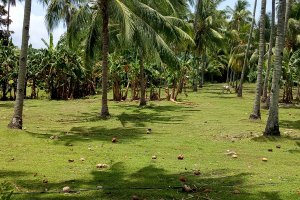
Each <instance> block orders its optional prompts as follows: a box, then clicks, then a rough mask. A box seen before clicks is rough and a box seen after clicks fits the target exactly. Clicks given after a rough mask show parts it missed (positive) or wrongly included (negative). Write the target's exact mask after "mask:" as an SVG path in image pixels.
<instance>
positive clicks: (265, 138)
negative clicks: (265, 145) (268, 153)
mask: <svg viewBox="0 0 300 200" xmlns="http://www.w3.org/2000/svg"><path fill="white" fill-rule="evenodd" d="M251 140H253V141H256V142H280V141H284V140H300V137H297V136H296V137H293V136H263V135H262V136H259V137H254V138H252V139H251ZM296 143H297V142H296Z"/></svg>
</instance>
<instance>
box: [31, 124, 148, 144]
mask: <svg viewBox="0 0 300 200" xmlns="http://www.w3.org/2000/svg"><path fill="white" fill-rule="evenodd" d="M26 133H28V134H30V135H32V136H33V137H38V138H42V139H49V140H51V139H50V137H51V136H53V135H57V136H59V138H58V139H53V140H51V141H53V143H54V144H63V145H65V146H69V145H70V144H73V143H74V142H90V141H106V142H109V143H111V139H112V138H113V137H116V138H118V140H119V141H120V142H121V143H126V142H130V141H132V140H134V139H140V138H142V137H143V136H145V135H146V129H143V128H113V129H107V128H103V127H85V126H78V127H73V128H71V130H70V131H68V132H64V133H62V132H61V131H59V130H49V131H47V134H41V133H35V132H30V131H26Z"/></svg>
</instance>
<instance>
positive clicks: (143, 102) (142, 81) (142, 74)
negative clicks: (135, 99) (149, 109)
mask: <svg viewBox="0 0 300 200" xmlns="http://www.w3.org/2000/svg"><path fill="white" fill-rule="evenodd" d="M139 54H140V85H141V98H140V106H145V105H147V102H146V98H145V94H146V90H145V69H144V55H143V50H142V49H140V51H139Z"/></svg>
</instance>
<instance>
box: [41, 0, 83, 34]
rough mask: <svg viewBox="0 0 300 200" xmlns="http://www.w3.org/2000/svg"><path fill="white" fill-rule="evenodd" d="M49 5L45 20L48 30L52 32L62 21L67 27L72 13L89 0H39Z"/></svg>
mask: <svg viewBox="0 0 300 200" xmlns="http://www.w3.org/2000/svg"><path fill="white" fill-rule="evenodd" d="M39 1H41V2H42V3H43V4H44V6H46V7H47V11H46V15H45V22H46V26H47V29H48V32H52V31H53V29H54V28H56V27H57V26H58V25H59V24H60V23H61V22H62V23H63V24H64V25H65V26H66V27H67V29H68V27H69V24H70V22H71V19H72V15H73V14H74V13H75V12H76V10H77V9H78V8H79V7H80V5H81V4H82V3H84V2H87V0H39Z"/></svg>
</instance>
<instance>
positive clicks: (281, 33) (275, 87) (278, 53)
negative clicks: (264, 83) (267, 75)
mask: <svg viewBox="0 0 300 200" xmlns="http://www.w3.org/2000/svg"><path fill="white" fill-rule="evenodd" d="M285 10H286V0H279V3H278V25H277V34H276V35H277V37H276V44H275V61H274V70H273V77H272V89H271V98H270V108H269V115H268V120H267V124H266V128H265V132H264V135H266V136H269V135H276V136H279V135H280V131H279V117H278V102H279V89H280V87H279V81H280V77H281V73H282V55H283V49H284V40H285Z"/></svg>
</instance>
